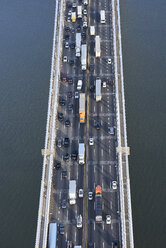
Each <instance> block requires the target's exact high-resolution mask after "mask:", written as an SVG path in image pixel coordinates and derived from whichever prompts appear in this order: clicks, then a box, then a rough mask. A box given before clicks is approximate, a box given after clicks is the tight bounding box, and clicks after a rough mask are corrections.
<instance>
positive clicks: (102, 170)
mask: <svg viewBox="0 0 166 248" xmlns="http://www.w3.org/2000/svg"><path fill="white" fill-rule="evenodd" d="M102 173H103V165H102Z"/></svg>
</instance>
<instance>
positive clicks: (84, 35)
mask: <svg viewBox="0 0 166 248" xmlns="http://www.w3.org/2000/svg"><path fill="white" fill-rule="evenodd" d="M81 36H82V38H84V39H86V32H85V31H83V32H82V33H81Z"/></svg>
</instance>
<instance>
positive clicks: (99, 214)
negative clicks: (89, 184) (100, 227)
mask: <svg viewBox="0 0 166 248" xmlns="http://www.w3.org/2000/svg"><path fill="white" fill-rule="evenodd" d="M95 212H96V217H95V220H96V222H97V223H102V189H101V186H100V185H97V187H96V195H95Z"/></svg>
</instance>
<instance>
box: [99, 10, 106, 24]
mask: <svg viewBox="0 0 166 248" xmlns="http://www.w3.org/2000/svg"><path fill="white" fill-rule="evenodd" d="M100 23H105V10H100Z"/></svg>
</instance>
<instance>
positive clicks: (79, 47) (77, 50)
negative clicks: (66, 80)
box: [75, 33, 81, 57]
mask: <svg viewBox="0 0 166 248" xmlns="http://www.w3.org/2000/svg"><path fill="white" fill-rule="evenodd" d="M75 49H76V57H80V56H81V54H80V51H81V33H76V48H75Z"/></svg>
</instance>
